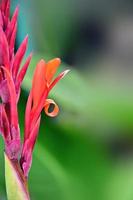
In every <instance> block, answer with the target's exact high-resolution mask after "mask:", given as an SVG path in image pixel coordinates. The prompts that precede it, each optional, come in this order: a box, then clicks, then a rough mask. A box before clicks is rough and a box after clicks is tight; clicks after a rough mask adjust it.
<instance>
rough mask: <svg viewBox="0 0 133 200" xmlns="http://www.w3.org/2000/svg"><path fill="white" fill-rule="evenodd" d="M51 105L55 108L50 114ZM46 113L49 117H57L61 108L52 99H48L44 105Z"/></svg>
mask: <svg viewBox="0 0 133 200" xmlns="http://www.w3.org/2000/svg"><path fill="white" fill-rule="evenodd" d="M51 105H53V106H54V108H53V110H52V112H49V108H50V106H51ZM44 112H45V113H46V115H48V116H49V117H56V116H57V115H58V113H59V107H58V105H57V104H56V103H55V102H54V101H53V100H52V99H47V100H46V101H45V104H44Z"/></svg>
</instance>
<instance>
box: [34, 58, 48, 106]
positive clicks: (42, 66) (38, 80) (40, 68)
mask: <svg viewBox="0 0 133 200" xmlns="http://www.w3.org/2000/svg"><path fill="white" fill-rule="evenodd" d="M45 70H46V63H45V61H44V60H40V61H39V63H38V64H37V66H36V69H35V72H34V77H33V83H32V94H33V107H36V106H37V105H38V103H39V100H40V98H41V96H42V94H43V92H44V89H45V88H46V80H45Z"/></svg>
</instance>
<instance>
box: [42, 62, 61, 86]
mask: <svg viewBox="0 0 133 200" xmlns="http://www.w3.org/2000/svg"><path fill="white" fill-rule="evenodd" d="M60 63H61V60H60V58H55V59H53V60H50V61H49V62H48V63H47V64H46V74H45V78H46V81H47V83H48V84H50V82H51V81H52V79H53V76H54V75H55V73H56V71H57V69H58V67H59V65H60Z"/></svg>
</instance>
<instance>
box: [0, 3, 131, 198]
mask: <svg viewBox="0 0 133 200" xmlns="http://www.w3.org/2000/svg"><path fill="white" fill-rule="evenodd" d="M17 4H19V6H20V14H19V26H18V36H17V41H16V49H17V48H18V45H19V44H20V42H21V41H22V40H23V38H24V37H25V35H26V34H27V33H28V35H29V48H28V51H27V55H28V54H29V52H30V51H33V53H34V56H33V59H32V63H31V65H30V67H29V70H28V72H27V76H26V77H25V80H24V83H23V90H22V94H21V100H20V103H19V117H20V126H21V132H22V133H23V125H24V109H25V105H26V100H27V97H28V92H29V89H30V86H31V80H32V75H33V71H34V69H35V66H36V63H37V62H38V60H39V59H40V58H44V59H45V60H49V59H52V58H54V57H60V58H61V59H62V61H63V63H62V66H61V68H60V70H63V69H71V72H70V73H69V74H68V75H67V76H66V77H65V78H64V79H63V80H62V81H61V82H60V83H59V84H58V85H57V86H56V87H55V88H54V90H53V91H52V92H51V94H50V97H51V98H53V99H54V100H55V101H56V102H57V104H58V105H59V107H60V114H59V116H58V117H56V118H55V119H51V118H48V117H46V116H45V115H44V113H42V123H41V127H40V133H39V137H38V141H37V144H36V146H35V151H34V155H33V164H32V168H31V171H30V175H29V189H30V194H31V199H32V200H44V199H46V200H53V199H54V200H133V134H132V133H133V68H132V66H133V56H132V55H133V15H132V11H133V3H132V1H126V0H125V1H124V0H123V1H108V0H106V1H105V0H102V1H98V0H93V1H92V0H38V1H36V0H28V1H25V0H23V1H22V0H20V1H19V0H12V11H13V10H14V7H15V6H16V5H17ZM0 142H1V145H2V146H3V143H2V140H1V141H0ZM1 148H2V149H3V147H1ZM0 159H1V165H0V166H1V170H0V186H1V187H0V199H6V197H5V182H4V161H3V151H0Z"/></svg>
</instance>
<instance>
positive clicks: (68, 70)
mask: <svg viewBox="0 0 133 200" xmlns="http://www.w3.org/2000/svg"><path fill="white" fill-rule="evenodd" d="M69 72H70V69H67V70H65V71H64V72H63V76H62V78H63V77H64V76H66V75H67V74H68V73H69Z"/></svg>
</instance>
